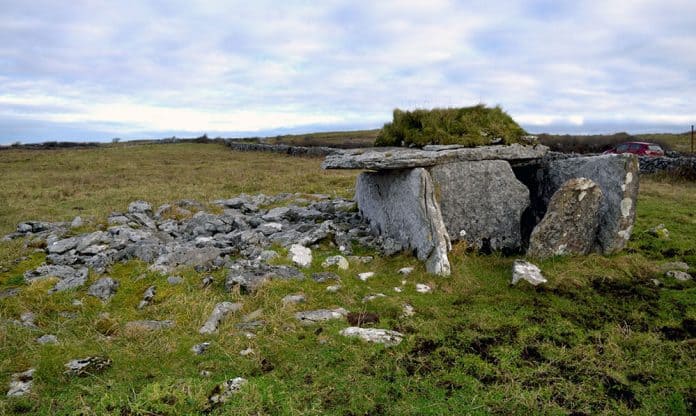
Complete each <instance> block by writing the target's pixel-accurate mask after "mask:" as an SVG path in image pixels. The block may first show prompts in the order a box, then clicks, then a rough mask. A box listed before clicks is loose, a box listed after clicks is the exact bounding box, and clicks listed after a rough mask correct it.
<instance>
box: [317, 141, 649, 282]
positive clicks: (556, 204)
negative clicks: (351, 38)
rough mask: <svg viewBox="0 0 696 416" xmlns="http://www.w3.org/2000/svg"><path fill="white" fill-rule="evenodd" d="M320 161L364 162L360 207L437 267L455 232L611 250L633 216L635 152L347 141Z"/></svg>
mask: <svg viewBox="0 0 696 416" xmlns="http://www.w3.org/2000/svg"><path fill="white" fill-rule="evenodd" d="M322 167H323V168H324V169H363V170H367V172H363V173H361V174H360V176H358V179H357V183H356V191H355V200H356V202H357V205H358V209H359V210H360V214H361V215H362V216H363V217H364V218H365V219H366V220H368V221H369V223H370V227H371V228H372V230H373V232H374V233H376V234H379V235H381V236H383V237H388V238H391V239H393V240H395V241H397V242H398V243H399V244H400V245H401V246H403V247H404V248H407V249H411V250H413V251H414V253H415V255H416V256H417V257H418V259H420V260H421V261H424V262H425V265H426V269H427V271H428V272H429V273H433V274H439V275H449V274H450V263H449V259H448V256H447V253H448V252H449V251H450V250H451V242H452V241H465V242H466V243H467V244H468V245H469V246H470V247H473V248H475V249H479V250H482V251H492V250H501V251H503V252H509V253H514V252H525V251H526V252H527V254H528V255H530V256H532V257H538V258H544V257H550V256H555V255H564V254H571V255H572V254H580V255H583V254H588V253H590V252H599V253H604V254H611V253H615V252H617V251H620V250H622V249H623V248H624V247H625V246H626V243H627V241H628V239H629V238H630V236H631V230H632V228H633V222H634V219H635V206H636V197H637V194H638V174H639V167H638V160H637V158H636V157H635V156H634V155H602V156H590V157H577V158H570V159H555V158H553V157H550V155H548V148H547V147H545V146H542V145H535V146H523V145H519V144H513V145H509V146H502V145H501V146H482V147H476V148H464V147H462V146H457V145H438V146H425V147H424V148H423V149H412V148H371V149H353V150H346V151H342V152H339V153H335V154H331V155H328V156H327V157H326V159H325V160H324V163H323V164H322Z"/></svg>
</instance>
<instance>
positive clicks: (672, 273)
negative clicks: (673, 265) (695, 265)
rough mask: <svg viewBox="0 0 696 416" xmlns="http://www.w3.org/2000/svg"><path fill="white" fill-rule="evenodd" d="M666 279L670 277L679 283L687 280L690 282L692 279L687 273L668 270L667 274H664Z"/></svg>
mask: <svg viewBox="0 0 696 416" xmlns="http://www.w3.org/2000/svg"><path fill="white" fill-rule="evenodd" d="M665 275H666V276H667V277H671V278H674V279H677V280H678V281H680V282H686V281H687V280H691V279H692V277H691V275H690V274H689V273H687V272H683V271H681V270H670V271H668V272H667V273H665Z"/></svg>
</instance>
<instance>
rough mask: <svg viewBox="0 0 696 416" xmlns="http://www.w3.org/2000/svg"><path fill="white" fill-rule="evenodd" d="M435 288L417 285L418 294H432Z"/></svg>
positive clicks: (421, 284)
mask: <svg viewBox="0 0 696 416" xmlns="http://www.w3.org/2000/svg"><path fill="white" fill-rule="evenodd" d="M432 290H433V288H431V287H430V286H428V285H426V284H423V283H417V284H416V292H418V293H430V292H432Z"/></svg>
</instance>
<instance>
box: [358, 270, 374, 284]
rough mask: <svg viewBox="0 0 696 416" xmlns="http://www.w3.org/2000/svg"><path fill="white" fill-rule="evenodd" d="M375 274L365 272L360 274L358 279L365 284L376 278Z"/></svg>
mask: <svg viewBox="0 0 696 416" xmlns="http://www.w3.org/2000/svg"><path fill="white" fill-rule="evenodd" d="M374 275H375V272H363V273H358V279H360V280H362V281H363V282H366V281H367V279H369V278H371V277H374Z"/></svg>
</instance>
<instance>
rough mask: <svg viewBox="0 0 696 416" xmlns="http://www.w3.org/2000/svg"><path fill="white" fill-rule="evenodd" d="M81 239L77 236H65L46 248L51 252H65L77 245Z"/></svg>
mask: <svg viewBox="0 0 696 416" xmlns="http://www.w3.org/2000/svg"><path fill="white" fill-rule="evenodd" d="M79 241H80V240H79V239H78V238H76V237H70V238H65V239H62V240H58V241H55V242H53V243H51V244H49V245H48V247H47V249H46V250H47V251H48V252H49V253H51V254H63V253H65V252H66V251H69V250H72V249H74V248H75V247H77V243H79Z"/></svg>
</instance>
